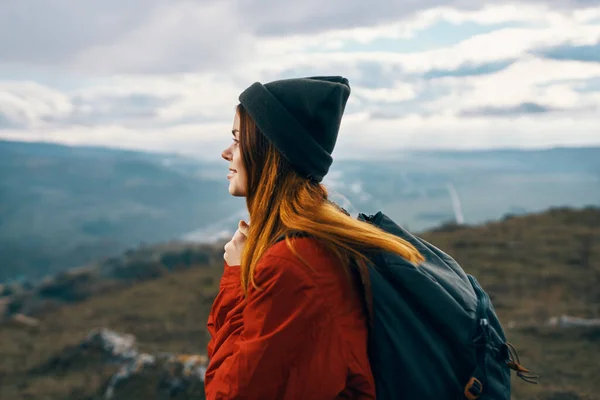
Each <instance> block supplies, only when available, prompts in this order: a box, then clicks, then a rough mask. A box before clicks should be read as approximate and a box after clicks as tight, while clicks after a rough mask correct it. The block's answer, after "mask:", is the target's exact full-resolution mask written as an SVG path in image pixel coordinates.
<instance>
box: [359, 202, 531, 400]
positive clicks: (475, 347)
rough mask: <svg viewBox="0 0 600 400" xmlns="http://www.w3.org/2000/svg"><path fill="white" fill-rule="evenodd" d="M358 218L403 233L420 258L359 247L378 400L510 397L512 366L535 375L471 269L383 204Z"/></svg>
mask: <svg viewBox="0 0 600 400" xmlns="http://www.w3.org/2000/svg"><path fill="white" fill-rule="evenodd" d="M358 219H359V220H361V221H366V222H368V223H370V224H373V225H375V226H377V227H379V228H381V229H383V230H385V231H386V232H389V233H391V234H393V235H396V236H398V237H400V238H402V239H405V240H406V241H408V242H410V243H411V244H412V245H414V246H415V247H416V248H417V249H418V250H419V251H420V252H421V253H422V254H423V256H424V257H425V258H426V261H425V262H424V263H423V264H421V265H419V266H415V265H413V264H411V263H410V262H408V261H406V260H405V259H403V258H402V257H400V256H397V255H395V254H388V253H383V252H373V253H369V254H367V253H365V255H367V256H368V257H369V259H370V261H371V262H372V265H370V268H369V270H370V273H369V275H370V281H371V292H372V311H373V321H372V331H371V335H370V339H369V340H370V343H369V354H370V359H371V367H372V370H373V374H374V376H375V383H376V390H377V399H378V400H388V399H389V400H391V399H394V400H397V399H427V400H429V399H436V400H438V399H444V400H456V399H469V400H474V399H478V398H479V399H480V400H488V399H490V400H492V399H493V400H509V399H510V393H511V375H510V370H511V369H512V370H515V371H517V375H518V376H519V377H520V378H522V379H523V380H526V381H527V382H531V383H535V380H536V379H537V377H536V376H533V375H530V374H529V371H528V370H527V369H525V368H523V367H522V366H521V365H520V363H519V360H518V355H517V354H516V351H515V349H514V348H513V347H512V346H511V345H510V343H508V342H507V341H506V337H505V333H504V330H503V329H502V326H501V324H500V322H499V320H498V318H497V316H496V312H495V310H494V307H493V305H492V303H491V301H490V298H489V297H488V295H487V293H486V292H485V291H484V290H483V289H482V288H481V286H480V285H479V283H478V282H477V280H476V279H475V278H474V277H473V276H471V275H468V274H466V273H465V272H464V271H463V270H462V268H461V267H460V266H459V265H458V263H457V262H456V261H455V260H453V259H452V258H451V257H450V256H448V255H447V254H445V253H444V252H442V251H441V250H439V249H437V248H436V247H434V246H432V245H431V244H429V243H427V242H426V241H424V240H422V239H420V238H418V237H416V236H414V235H412V234H410V233H409V232H407V231H406V230H405V229H403V228H402V227H400V226H398V225H397V224H396V223H394V221H392V220H391V219H390V218H389V217H388V216H386V215H385V214H383V213H382V212H378V213H377V214H375V215H371V216H367V215H365V214H363V213H360V214H358Z"/></svg>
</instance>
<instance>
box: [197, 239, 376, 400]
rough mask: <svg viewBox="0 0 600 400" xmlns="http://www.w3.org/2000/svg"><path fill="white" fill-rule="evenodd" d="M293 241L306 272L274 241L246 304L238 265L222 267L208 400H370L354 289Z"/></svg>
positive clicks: (315, 251)
mask: <svg viewBox="0 0 600 400" xmlns="http://www.w3.org/2000/svg"><path fill="white" fill-rule="evenodd" d="M292 240H294V241H295V244H296V249H297V250H298V253H299V254H300V255H301V257H302V258H303V259H304V260H306V261H307V262H308V263H309V264H310V265H311V266H312V268H308V267H307V266H306V265H305V264H303V263H302V261H300V259H298V258H297V257H296V256H294V254H293V253H292V252H291V251H290V250H289V249H288V248H287V245H286V243H285V241H280V242H278V243H277V244H275V245H274V246H272V247H271V248H270V249H269V250H268V251H267V252H266V253H265V254H264V255H263V257H262V258H261V260H260V262H259V263H258V265H257V267H256V275H255V279H256V283H257V285H258V286H259V288H260V289H259V290H256V289H254V288H253V287H252V285H250V289H249V294H248V298H247V299H244V298H243V293H242V289H241V285H240V267H239V266H228V265H227V263H225V272H224V274H223V278H222V280H221V286H220V291H219V294H218V295H217V297H216V299H215V302H214V304H213V308H212V310H211V313H210V316H209V318H208V330H209V333H210V335H211V339H210V342H209V344H208V356H209V358H210V363H209V365H208V369H207V372H206V377H205V389H206V398H207V399H208V400H217V399H227V400H233V399H246V400H259V399H260V400H296V399H297V400H334V399H353V400H365V399H374V398H375V385H374V380H373V375H372V372H371V368H370V366H369V359H368V357H367V326H366V318H365V313H364V310H363V307H362V303H361V300H360V297H359V295H358V293H357V291H356V290H355V289H354V287H353V285H352V284H351V283H350V281H349V280H348V278H347V275H346V274H345V273H344V268H343V266H341V265H339V263H338V262H337V260H336V259H335V258H334V257H333V256H332V255H330V254H328V253H327V252H326V251H325V250H324V249H323V248H322V247H321V246H320V245H319V244H318V242H317V241H315V240H314V239H311V238H297V239H292Z"/></svg>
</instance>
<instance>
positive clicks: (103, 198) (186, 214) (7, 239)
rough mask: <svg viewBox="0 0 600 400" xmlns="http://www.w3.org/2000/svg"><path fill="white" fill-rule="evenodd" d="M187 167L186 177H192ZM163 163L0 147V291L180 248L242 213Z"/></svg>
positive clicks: (199, 180) (181, 167) (195, 172)
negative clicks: (181, 240)
mask: <svg viewBox="0 0 600 400" xmlns="http://www.w3.org/2000/svg"><path fill="white" fill-rule="evenodd" d="M191 166H192V167H191ZM201 167H202V166H201V164H200V163H198V162H193V163H190V162H189V161H187V160H185V159H182V158H180V157H175V156H172V155H168V154H165V155H163V154H151V153H140V152H131V151H118V150H109V149H102V148H85V147H77V148H75V147H74V148H71V147H66V146H59V145H54V144H46V143H19V142H6V141H0V178H1V179H0V260H1V263H2V267H1V268H0V282H2V280H7V279H15V278H18V277H19V276H22V277H24V278H32V277H40V276H43V275H45V274H47V273H52V272H56V271H58V270H62V269H65V268H69V267H74V266H77V265H81V264H84V263H86V262H88V261H90V260H93V259H95V258H98V257H102V256H109V255H115V254H118V253H120V252H122V251H124V250H126V249H127V248H128V247H131V246H137V245H139V244H140V243H141V242H150V243H152V242H160V241H166V240H169V239H172V238H176V237H178V236H179V235H181V234H182V233H185V232H187V231H190V230H193V229H195V228H197V227H199V226H202V225H203V224H209V223H211V222H215V221H217V220H218V219H219V218H220V217H221V216H222V215H226V214H227V213H228V212H231V210H236V209H238V208H239V204H240V202H239V201H238V202H236V201H234V199H233V198H231V196H229V194H228V192H227V181H226V179H225V173H226V168H225V166H223V176H222V179H220V180H216V179H213V178H209V177H205V176H203V175H202V174H201V172H200V171H201V170H202V168H201Z"/></svg>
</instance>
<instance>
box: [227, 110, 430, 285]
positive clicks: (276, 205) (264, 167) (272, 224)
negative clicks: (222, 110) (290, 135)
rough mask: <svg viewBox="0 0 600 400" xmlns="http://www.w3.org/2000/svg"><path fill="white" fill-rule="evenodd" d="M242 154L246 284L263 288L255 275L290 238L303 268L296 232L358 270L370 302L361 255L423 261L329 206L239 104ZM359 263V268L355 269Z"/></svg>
mask: <svg viewBox="0 0 600 400" xmlns="http://www.w3.org/2000/svg"><path fill="white" fill-rule="evenodd" d="M237 112H238V115H239V117H240V151H241V158H242V163H243V165H244V167H245V169H246V173H247V182H246V185H247V186H246V188H247V192H246V193H247V195H246V205H247V207H248V212H249V215H250V229H249V232H248V240H247V242H246V246H245V248H244V251H243V253H242V259H241V283H242V288H243V290H244V293H245V294H247V293H248V285H249V284H252V285H253V286H254V287H255V288H258V287H257V285H256V282H255V281H254V271H255V268H256V265H257V264H258V261H259V260H260V258H261V256H262V255H263V254H264V253H265V251H266V250H267V249H268V248H269V247H270V246H272V245H273V244H274V243H275V242H276V240H277V239H278V238H279V237H280V236H281V235H285V237H286V239H285V240H286V243H287V246H288V247H289V248H290V250H291V251H292V252H293V253H294V254H296V255H297V256H298V257H299V258H300V259H301V260H302V261H303V262H305V263H306V261H305V260H303V259H302V257H300V255H299V254H298V253H297V251H296V250H295V248H294V246H293V242H292V240H290V234H292V233H293V232H304V233H307V234H309V235H310V236H312V237H313V238H315V239H317V240H319V242H321V243H322V244H323V246H325V248H326V249H327V250H329V251H331V253H332V254H334V255H335V256H336V257H337V258H338V259H339V260H340V262H341V265H344V266H347V268H348V269H349V270H348V273H349V274H351V272H352V271H350V268H354V267H352V266H353V265H354V266H356V268H357V269H358V273H359V274H360V278H361V281H362V283H363V286H364V288H365V290H366V293H365V294H366V295H367V296H370V285H369V282H368V276H369V275H368V270H367V268H368V267H367V265H366V262H367V261H368V260H367V258H366V257H365V256H364V255H363V254H362V253H361V250H362V249H369V250H374V249H381V250H385V251H388V252H393V253H397V254H399V255H400V256H402V257H404V258H405V259H407V260H409V261H411V262H413V263H415V264H418V263H420V262H421V261H423V256H422V255H421V254H420V253H419V252H418V250H417V249H416V248H415V247H414V246H413V245H411V244H410V243H408V242H406V241H404V240H402V239H400V238H398V237H396V236H394V235H391V234H388V233H387V232H385V231H383V230H381V229H379V228H377V227H374V226H372V225H370V224H368V223H365V222H363V221H359V220H357V219H354V218H352V217H350V216H348V215H346V214H344V213H343V212H342V211H341V210H340V209H339V208H338V207H337V206H336V205H335V204H334V203H332V202H330V201H329V200H328V192H327V189H326V188H325V186H323V185H322V184H319V183H317V182H312V181H310V180H308V179H306V178H304V177H302V176H300V175H299V174H298V173H297V172H296V171H295V170H294V169H293V168H292V166H291V165H290V163H289V162H288V161H287V160H286V159H285V158H284V157H283V156H281V154H280V153H279V152H278V151H277V150H276V148H275V147H274V146H273V145H272V144H271V143H270V142H269V141H268V139H267V138H266V137H265V136H264V135H263V134H262V133H261V132H260V131H259V130H258V128H257V126H256V124H255V123H254V121H253V120H252V118H251V117H250V115H249V114H248V113H247V111H246V110H245V109H244V107H243V106H242V105H241V104H240V105H238V107H237ZM352 260H354V261H356V263H351V261H352Z"/></svg>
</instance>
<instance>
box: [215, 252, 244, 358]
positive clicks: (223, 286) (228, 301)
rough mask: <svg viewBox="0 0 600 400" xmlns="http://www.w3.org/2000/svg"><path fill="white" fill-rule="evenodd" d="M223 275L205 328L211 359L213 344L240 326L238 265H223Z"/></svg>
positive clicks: (240, 305) (240, 301) (240, 295)
mask: <svg viewBox="0 0 600 400" xmlns="http://www.w3.org/2000/svg"><path fill="white" fill-rule="evenodd" d="M224 267H225V268H224V271H223V276H222V277H221V283H220V285H219V293H218V294H217V297H216V298H215V300H214V302H213V305H212V308H211V311H210V313H209V315H208V322H207V329H208V333H209V335H210V340H209V342H208V346H207V356H208V358H209V359H212V357H213V354H214V350H215V346H216V345H217V344H219V345H220V343H219V342H218V341H219V340H223V339H224V338H227V337H228V336H230V335H232V334H236V331H237V330H239V328H240V326H241V318H240V317H241V312H240V311H241V308H242V307H243V300H244V295H243V293H242V287H241V284H240V266H239V265H236V266H229V265H228V264H227V263H226V262H225V265H224ZM228 314H231V315H229V318H227V317H228Z"/></svg>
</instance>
